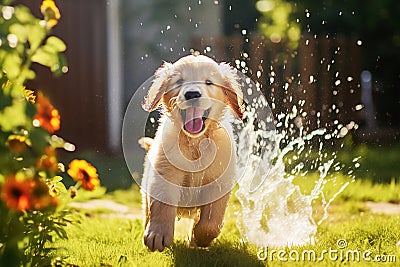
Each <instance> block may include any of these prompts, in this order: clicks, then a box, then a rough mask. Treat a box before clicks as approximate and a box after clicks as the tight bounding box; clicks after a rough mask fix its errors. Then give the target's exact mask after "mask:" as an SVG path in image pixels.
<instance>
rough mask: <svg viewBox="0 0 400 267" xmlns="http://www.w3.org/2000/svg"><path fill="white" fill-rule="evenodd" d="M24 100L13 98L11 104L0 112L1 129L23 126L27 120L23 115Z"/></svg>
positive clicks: (9, 129)
mask: <svg viewBox="0 0 400 267" xmlns="http://www.w3.org/2000/svg"><path fill="white" fill-rule="evenodd" d="M25 105H26V101H25V99H24V100H17V99H14V100H13V102H12V105H11V106H8V107H6V108H4V110H2V111H1V112H0V122H1V123H0V126H1V129H2V130H3V131H6V132H9V131H12V130H13V129H15V128H17V127H18V126H24V125H26V124H27V122H28V118H27V117H26V115H25Z"/></svg>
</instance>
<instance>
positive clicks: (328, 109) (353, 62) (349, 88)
mask: <svg viewBox="0 0 400 267" xmlns="http://www.w3.org/2000/svg"><path fill="white" fill-rule="evenodd" d="M193 46H194V49H196V50H198V51H200V52H203V51H209V52H208V54H212V56H214V57H215V58H216V59H218V60H220V61H223V60H224V61H227V62H231V63H232V65H233V66H236V65H237V64H236V62H237V60H238V59H239V60H241V61H244V62H246V66H248V68H249V70H248V75H249V76H250V77H251V78H252V79H253V80H254V81H257V82H259V83H260V84H261V85H262V88H263V92H264V93H265V95H266V97H267V100H268V102H269V103H270V105H271V108H272V110H273V112H274V114H279V113H281V112H289V111H291V109H292V107H293V105H294V104H296V105H298V106H300V105H299V104H298V103H299V101H300V102H304V103H303V107H302V109H303V115H304V117H303V124H305V125H306V126H309V127H312V128H314V127H316V126H318V125H317V119H318V118H317V115H318V116H319V120H320V125H321V126H328V127H329V126H330V125H333V123H334V121H335V120H338V121H339V122H340V123H342V124H344V125H346V124H347V123H349V122H351V121H354V122H356V123H359V122H360V119H361V117H360V114H359V112H358V111H357V110H356V106H357V105H359V104H360V102H361V88H360V78H359V77H360V73H361V48H360V46H358V45H357V40H355V39H347V38H344V37H334V38H325V37H318V38H314V37H313V36H311V35H304V36H302V38H301V40H300V42H299V45H298V47H297V49H295V50H292V49H290V48H289V47H288V45H287V44H286V43H285V42H280V43H273V42H271V41H270V40H267V39H266V38H265V37H263V36H257V35H252V36H250V37H248V38H243V37H242V36H235V37H221V38H201V39H196V40H195V41H194V44H193ZM304 112H305V113H304Z"/></svg>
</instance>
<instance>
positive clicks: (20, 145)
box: [7, 134, 30, 155]
mask: <svg viewBox="0 0 400 267" xmlns="http://www.w3.org/2000/svg"><path fill="white" fill-rule="evenodd" d="M29 145H30V142H29V140H28V139H27V138H26V136H21V135H14V134H13V135H10V136H9V137H8V138H7V146H8V147H9V148H10V150H11V151H12V152H14V153H15V154H17V155H20V154H22V153H23V152H24V151H25V150H26V148H27V147H28V146H29Z"/></svg>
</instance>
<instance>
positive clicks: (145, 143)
mask: <svg viewBox="0 0 400 267" xmlns="http://www.w3.org/2000/svg"><path fill="white" fill-rule="evenodd" d="M138 143H139V145H140V146H141V147H143V148H144V149H145V150H146V151H149V150H150V147H151V145H152V144H153V138H150V137H142V138H140V139H139V140H138Z"/></svg>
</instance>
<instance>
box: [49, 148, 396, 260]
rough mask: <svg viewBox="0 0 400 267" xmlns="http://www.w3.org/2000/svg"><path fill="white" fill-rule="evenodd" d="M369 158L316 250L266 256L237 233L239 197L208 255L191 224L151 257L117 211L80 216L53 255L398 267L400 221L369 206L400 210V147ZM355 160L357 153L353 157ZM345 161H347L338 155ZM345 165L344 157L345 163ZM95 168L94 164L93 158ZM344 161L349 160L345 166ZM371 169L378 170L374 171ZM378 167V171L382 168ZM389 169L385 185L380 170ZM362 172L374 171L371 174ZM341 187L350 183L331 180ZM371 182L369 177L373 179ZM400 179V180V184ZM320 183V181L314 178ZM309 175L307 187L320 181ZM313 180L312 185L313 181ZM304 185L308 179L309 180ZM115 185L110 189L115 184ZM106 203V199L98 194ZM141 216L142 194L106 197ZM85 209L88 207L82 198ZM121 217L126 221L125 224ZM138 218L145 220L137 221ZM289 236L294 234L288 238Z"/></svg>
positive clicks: (267, 251) (138, 230) (180, 225)
mask: <svg viewBox="0 0 400 267" xmlns="http://www.w3.org/2000/svg"><path fill="white" fill-rule="evenodd" d="M357 149H362V150H363V151H362V153H365V155H370V156H369V157H371V155H372V156H373V157H376V162H374V161H373V160H372V159H371V158H365V159H364V161H366V162H374V165H370V168H368V166H367V167H363V168H364V169H362V168H360V169H361V170H357V171H358V174H357V175H358V177H362V178H357V179H356V180H355V182H353V183H351V184H350V185H349V186H348V187H347V188H346V190H345V191H344V192H342V193H341V194H340V195H339V196H338V198H337V199H336V200H335V201H334V202H333V204H332V206H331V207H330V208H329V217H328V219H327V220H325V221H324V222H323V223H322V224H321V225H319V227H318V231H317V234H316V236H315V243H314V244H312V245H311V244H310V245H307V246H302V247H286V248H260V247H256V246H254V245H251V244H249V243H247V242H244V241H243V239H242V237H241V235H240V234H239V231H238V229H237V228H236V216H235V211H236V210H237V209H239V208H240V204H239V203H238V201H237V199H236V198H235V197H234V195H233V196H232V197H231V200H230V203H229V207H228V210H227V213H226V218H225V224H224V227H223V228H222V233H221V235H220V237H219V238H218V239H217V240H216V241H215V242H214V243H213V244H212V245H211V246H210V247H209V248H206V249H194V248H188V247H187V245H186V239H187V235H188V232H187V231H188V225H187V224H188V222H187V221H186V220H181V221H179V222H177V226H176V239H175V245H174V246H173V247H172V248H171V249H166V250H165V251H164V252H161V253H160V252H154V253H151V252H148V251H147V249H146V248H145V247H144V246H143V243H142V235H143V226H142V222H141V220H140V219H137V217H138V216H137V217H136V218H133V219H132V218H127V217H126V216H122V215H121V214H118V211H116V210H112V208H106V207H104V208H101V209H98V208H97V209H89V208H75V209H76V212H77V216H78V217H79V221H80V222H79V223H74V224H72V225H70V226H68V228H67V232H68V236H69V239H68V240H62V239H59V240H57V242H56V243H54V247H55V248H58V250H56V251H55V252H54V255H55V256H56V257H58V258H57V264H59V265H66V266H174V265H176V266H399V262H400V246H397V245H396V243H398V241H399V240H400V214H383V213H382V214H379V213H374V212H372V211H371V210H370V209H369V207H368V205H367V202H366V201H373V202H385V203H388V202H390V203H399V202H400V185H399V181H398V178H399V176H398V175H399V173H400V172H399V167H398V166H396V164H393V163H392V160H397V162H399V160H400V159H399V157H400V155H399V153H398V151H399V150H398V146H397V147H396V149H395V150H397V151H395V152H393V150H390V151H391V152H388V151H389V150H387V148H371V147H362V148H357ZM379 151H385V152H386V153H389V155H390V157H389V158H390V160H386V164H385V160H384V159H381V158H382V157H380V156H379V155H381V154H380V153H379ZM354 153H355V152H354ZM339 156H340V155H339ZM341 157H345V155H341ZM93 159H94V160H95V158H93ZM344 160H345V159H344ZM371 164H372V163H371ZM374 166H378V167H377V168H375V167H374ZM382 167H384V168H386V169H385V172H384V174H385V177H384V179H383V180H385V181H391V182H389V183H387V182H386V183H382V182H381V183H378V182H377V181H380V180H381V179H378V178H376V176H374V175H379V168H382ZM363 170H368V172H367V173H365V171H363ZM331 175H334V176H335V178H336V181H339V182H344V181H347V180H349V181H350V180H351V177H348V176H346V175H343V174H341V173H332V174H331ZM368 175H369V177H367V176H368ZM396 175H397V176H396ZM314 176H315V175H314ZM314 176H313V174H309V177H308V179H309V180H313V179H315V177H314ZM306 178H307V177H306ZM303 179H304V178H303ZM108 182H109V181H106V183H108ZM99 195H100V194H99ZM101 199H102V200H106V201H113V202H115V203H118V204H122V205H125V206H127V207H129V208H131V209H132V210H133V211H134V212H135V213H139V210H140V193H139V190H138V187H137V186H135V185H133V186H132V187H131V188H128V189H122V190H114V191H111V192H108V193H107V194H105V195H103V196H102V197H101ZM81 200H82V201H84V200H83V199H82V198H81ZM120 215H121V216H120ZM136 215H138V214H136ZM288 234H290V233H288Z"/></svg>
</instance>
